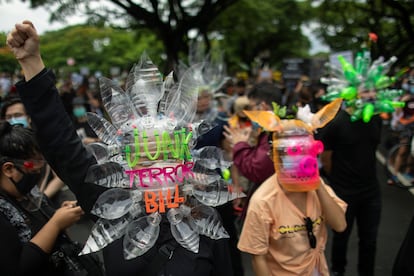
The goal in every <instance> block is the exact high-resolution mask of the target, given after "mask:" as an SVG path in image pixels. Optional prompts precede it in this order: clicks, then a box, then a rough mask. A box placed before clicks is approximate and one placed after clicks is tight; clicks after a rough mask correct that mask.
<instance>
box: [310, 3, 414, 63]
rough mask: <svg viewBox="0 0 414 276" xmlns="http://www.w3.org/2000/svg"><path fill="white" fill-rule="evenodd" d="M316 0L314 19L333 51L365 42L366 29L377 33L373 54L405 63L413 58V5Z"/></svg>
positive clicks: (319, 31)
mask: <svg viewBox="0 0 414 276" xmlns="http://www.w3.org/2000/svg"><path fill="white" fill-rule="evenodd" d="M308 2H316V5H315V6H316V8H315V16H314V18H315V19H314V20H315V21H316V22H319V23H320V24H321V27H320V29H319V30H318V35H319V37H320V38H322V39H323V40H324V41H325V42H326V44H328V45H329V46H330V48H331V49H332V50H333V51H343V50H352V51H355V52H356V51H358V50H359V49H360V48H361V46H362V45H363V44H366V43H367V40H368V33H370V32H373V33H375V34H377V35H378V41H377V42H376V43H371V47H370V50H371V54H372V56H373V58H376V57H378V56H380V55H382V56H384V57H385V58H389V57H390V56H392V55H395V56H397V57H398V59H399V62H400V63H403V64H407V61H409V60H413V59H414V54H413V51H412V46H411V45H413V43H414V5H412V1H408V0H406V1H394V0H365V1H349V0H347V1H344V0H322V1H312V0H308Z"/></svg>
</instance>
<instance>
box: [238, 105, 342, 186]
mask: <svg viewBox="0 0 414 276" xmlns="http://www.w3.org/2000/svg"><path fill="white" fill-rule="evenodd" d="M341 103H342V100H341V99H336V100H334V101H333V102H331V103H329V104H328V105H326V106H324V107H323V108H322V109H321V110H319V111H318V112H317V113H315V114H313V113H312V112H311V111H310V107H309V106H308V105H307V106H305V107H304V108H299V110H298V113H297V114H296V119H280V118H279V116H277V115H276V114H275V113H274V112H271V111H244V112H245V113H246V115H247V116H248V117H249V118H250V120H252V121H253V122H256V123H258V124H259V125H260V126H261V127H262V128H263V129H264V130H265V131H269V132H272V144H271V150H272V159H273V162H274V166H275V171H276V175H277V179H278V182H279V183H280V185H281V186H282V187H283V188H284V189H285V190H287V191H290V192H306V191H311V190H315V189H317V188H318V187H319V184H320V178H319V168H318V160H317V155H318V154H320V153H322V151H323V144H322V142H321V141H316V140H314V138H313V132H314V130H315V129H317V128H321V127H323V126H324V125H326V124H327V123H328V122H329V121H331V120H332V119H333V118H334V117H335V114H336V113H337V112H338V110H339V109H340V107H341Z"/></svg>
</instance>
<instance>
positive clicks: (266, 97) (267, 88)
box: [247, 83, 282, 106]
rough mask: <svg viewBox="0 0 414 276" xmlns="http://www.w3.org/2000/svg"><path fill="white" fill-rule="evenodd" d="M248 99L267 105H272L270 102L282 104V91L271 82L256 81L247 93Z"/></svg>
mask: <svg viewBox="0 0 414 276" xmlns="http://www.w3.org/2000/svg"><path fill="white" fill-rule="evenodd" d="M247 97H248V98H249V99H254V100H256V101H260V102H262V101H263V102H265V103H267V104H268V105H270V106H271V105H272V102H275V103H277V104H279V105H280V104H282V92H281V91H280V88H279V87H278V86H276V85H274V84H273V83H258V84H256V85H255V86H254V87H253V88H252V90H250V92H249V94H248V95H247Z"/></svg>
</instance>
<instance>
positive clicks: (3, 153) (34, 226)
mask: <svg viewBox="0 0 414 276" xmlns="http://www.w3.org/2000/svg"><path fill="white" fill-rule="evenodd" d="M45 164H46V162H45V160H44V159H43V157H42V155H41V153H40V148H39V146H38V145H37V142H36V139H35V135H34V133H33V131H32V130H31V129H28V128H24V127H22V126H21V125H11V124H10V123H8V122H7V121H3V122H1V123H0V168H1V171H0V233H1V235H0V244H1V250H0V274H1V275H63V274H62V273H63V272H62V271H61V270H60V268H61V267H57V266H56V265H55V263H53V262H52V261H51V260H52V255H53V253H54V252H57V251H56V250H57V244H58V243H59V241H60V240H62V239H63V238H64V230H65V229H67V228H68V227H70V226H71V225H73V224H74V223H76V222H77V221H78V220H79V219H80V217H81V216H82V215H83V211H82V209H81V208H80V207H77V206H75V205H76V203H75V202H73V201H66V202H64V203H63V204H62V207H61V208H59V209H57V210H54V208H52V207H51V206H50V205H49V204H48V203H47V201H46V200H42V201H41V203H40V206H37V208H36V209H32V208H30V209H29V206H31V203H33V200H34V199H33V197H30V196H29V194H30V192H31V191H32V189H33V188H34V187H36V185H38V183H39V181H40V180H41V178H42V176H43V173H44V168H45Z"/></svg>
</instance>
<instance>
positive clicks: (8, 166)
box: [1, 162, 14, 177]
mask: <svg viewBox="0 0 414 276" xmlns="http://www.w3.org/2000/svg"><path fill="white" fill-rule="evenodd" d="M13 168H14V164H13V163H12V162H5V163H3V165H1V172H2V173H3V174H4V175H5V176H7V177H11V176H12V175H13Z"/></svg>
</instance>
